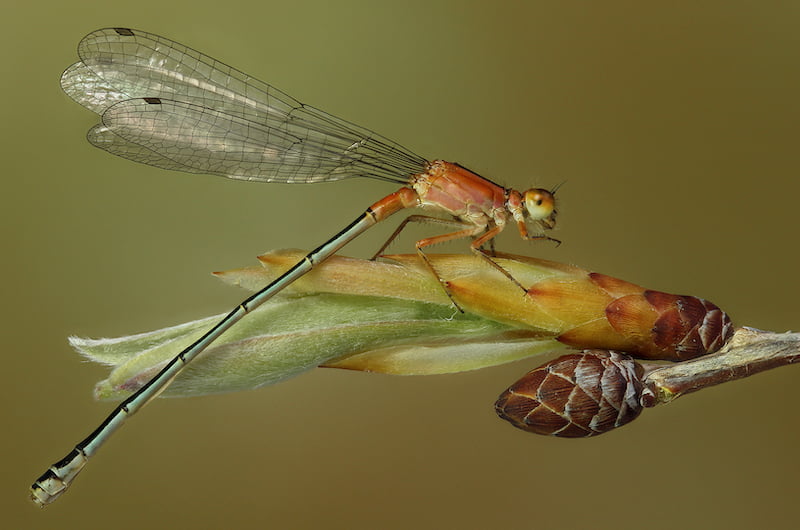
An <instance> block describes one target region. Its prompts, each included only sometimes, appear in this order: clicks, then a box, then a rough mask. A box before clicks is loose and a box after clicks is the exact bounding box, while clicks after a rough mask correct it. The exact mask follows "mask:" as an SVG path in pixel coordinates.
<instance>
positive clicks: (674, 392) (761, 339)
mask: <svg viewBox="0 0 800 530" xmlns="http://www.w3.org/2000/svg"><path fill="white" fill-rule="evenodd" d="M798 361H800V333H791V332H787V333H773V332H771V331H762V330H759V329H755V328H747V327H742V328H739V329H737V330H736V332H735V333H734V335H733V337H732V338H731V340H730V341H729V342H728V343H727V344H726V345H725V346H724V347H723V348H722V349H720V350H719V351H718V352H716V353H713V354H710V355H705V356H703V357H699V358H697V359H693V360H690V361H683V362H680V363H673V364H669V365H658V364H651V363H642V364H643V365H644V367H645V369H646V371H647V372H646V376H645V378H644V383H645V389H644V391H643V392H642V396H641V403H642V405H643V406H645V407H654V406H656V405H660V404H663V403H669V402H670V401H672V400H674V399H676V398H678V397H680V396H682V395H684V394H688V393H690V392H695V391H697V390H700V389H702V388H707V387H710V386H714V385H718V384H720V383H726V382H728V381H734V380H736V379H742V378H745V377H749V376H751V375H753V374H757V373H759V372H763V371H765V370H770V369H772V368H777V367H779V366H784V365H787V364H792V363H795V362H798Z"/></svg>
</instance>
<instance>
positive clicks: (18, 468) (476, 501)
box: [0, 0, 800, 529]
mask: <svg viewBox="0 0 800 530" xmlns="http://www.w3.org/2000/svg"><path fill="white" fill-rule="evenodd" d="M682 4H683V7H667V6H666V5H665V6H663V7H661V6H655V5H654V4H652V3H647V5H642V3H641V2H634V1H607V2H602V3H595V4H594V5H576V4H575V3H569V5H567V3H553V2H524V3H523V2H503V1H501V2H491V3H489V2H464V1H458V2H456V1H446V2H445V1H443V2H437V1H430V0H426V1H424V2H416V1H410V2H403V3H375V2H366V1H365V2H353V1H347V0H342V1H339V2H323V1H309V2H302V1H298V2H274V1H271V0H260V1H258V2H255V1H248V0H228V1H227V2H224V3H220V2H209V1H207V0H198V1H194V2H186V1H182V0H181V1H175V2H169V3H165V2H162V1H152V0H140V1H138V2H136V3H135V4H134V3H130V2H128V3H109V2H94V1H77V2H45V3H37V2H29V3H18V4H16V5H15V6H14V7H7V8H6V9H5V10H4V17H3V21H2V22H0V24H1V25H2V26H3V28H2V32H0V42H1V43H2V47H3V49H4V50H5V57H6V59H5V60H4V62H5V64H6V67H5V69H4V74H3V82H2V84H1V85H0V91H2V101H3V102H4V105H3V111H2V113H3V120H2V127H1V128H0V134H2V142H0V146H2V153H3V161H4V167H5V169H4V171H3V174H4V193H3V196H4V197H5V200H4V206H3V208H2V209H1V210H0V215H2V226H3V247H4V249H5V252H4V255H3V260H2V262H1V263H0V266H2V268H3V277H4V278H5V281H4V282H3V303H4V310H3V328H2V329H3V335H4V336H5V337H6V338H8V339H9V343H8V344H7V345H6V347H5V349H4V354H3V361H4V369H3V373H4V374H5V376H4V377H3V379H4V384H3V386H2V390H0V392H2V403H3V405H2V408H0V411H2V422H3V424H4V425H6V430H5V432H6V435H5V436H3V437H2V442H0V443H1V444H2V450H3V454H4V455H5V456H4V458H5V460H6V464H5V465H4V472H3V473H2V476H0V514H2V515H0V518H2V519H4V524H3V526H4V527H6V528H33V529H38V528H61V529H63V528H101V527H103V528H107V527H112V526H113V527H115V528H119V529H125V528H141V527H142V526H144V525H147V527H148V528H189V527H191V528H219V527H229V528H248V527H256V526H257V527H272V528H350V529H354V528H439V527H460V528H499V527H515V528H528V527H529V528H586V527H588V526H590V525H591V526H592V527H594V528H618V529H619V528H640V527H642V526H646V527H648V528H651V529H658V528H665V529H666V528H676V527H694V528H698V527H706V528H711V527H723V526H724V527H726V528H730V529H733V528H753V527H756V526H757V527H759V528H764V527H779V526H788V524H789V522H790V521H795V520H796V513H795V512H796V507H795V506H794V504H793V503H792V502H787V499H795V498H797V495H798V483H797V480H796V477H797V475H798V472H799V471H800V464H798V461H797V447H798V445H799V444H800V428H799V427H798V425H799V422H798V418H797V410H798V407H800V396H799V395H798V393H797V392H794V391H792V390H791V389H792V388H794V387H796V381H797V380H798V377H800V372H798V371H797V369H794V368H783V369H780V370H774V371H772V372H769V373H766V374H762V375H758V376H756V377H753V378H751V379H749V380H745V381H740V382H736V383H732V384H726V385H723V386H721V387H718V388H714V389H710V390H706V391H703V392H700V393H698V394H694V395H691V396H687V397H684V398H682V399H680V400H678V401H677V402H675V403H673V404H671V405H669V406H665V407H658V408H656V409H653V410H648V411H645V413H644V414H643V415H642V417H641V418H640V419H639V420H638V421H636V422H634V423H633V424H631V425H630V426H628V427H626V428H624V429H620V430H618V431H616V432H611V433H609V434H606V435H604V436H601V437H599V438H596V439H588V440H560V439H550V438H544V437H538V436H535V435H531V434H526V433H523V432H522V431H518V430H516V429H514V428H512V427H510V426H509V425H507V424H506V423H504V422H502V421H500V420H498V419H497V418H496V417H495V414H494V411H493V403H494V400H495V399H496V397H497V395H498V394H500V392H502V391H503V390H504V389H505V388H506V387H507V386H509V385H510V384H511V383H512V382H513V381H515V380H516V379H517V378H519V377H521V376H522V375H523V374H524V373H525V372H526V371H528V370H529V369H531V368H533V367H534V366H536V365H538V364H540V362H543V359H531V360H528V361H524V362H519V363H515V364H512V365H507V366H502V367H498V368H493V369H487V370H483V371H479V372H474V373H466V374H459V375H452V376H431V377H420V378H411V377H408V378H404V377H391V376H380V375H371V374H364V373H350V372H344V371H336V370H315V371H312V372H310V373H307V374H305V375H303V376H300V377H298V378H296V379H293V380H290V381H288V382H285V383H283V384H280V385H277V386H274V387H270V388H265V389H261V390H258V391H253V392H247V393H241V394H230V395H223V396H212V397H204V398H195V399H186V400H163V401H159V402H156V403H154V404H153V405H151V406H150V407H148V408H147V409H146V411H145V412H143V413H142V414H141V415H139V416H137V417H136V418H135V419H133V420H132V421H131V422H130V424H129V425H128V426H127V427H126V428H125V429H123V430H122V431H121V432H120V433H118V434H117V435H116V436H114V438H113V440H112V441H111V442H110V443H109V444H108V446H107V447H105V448H104V449H103V450H102V451H101V452H100V454H99V455H98V456H97V457H96V458H95V459H94V460H93V462H92V464H91V465H90V466H88V469H87V470H86V471H84V472H83V474H82V476H81V477H80V479H78V480H77V482H76V484H75V485H74V487H73V488H72V490H71V491H70V492H69V493H67V494H66V495H65V496H64V497H63V498H62V499H60V500H59V502H58V503H56V504H55V505H53V506H50V507H49V508H47V509H46V510H44V511H40V510H38V509H36V508H35V507H34V506H33V505H32V504H31V503H29V501H28V500H27V495H28V493H27V490H28V487H29V485H30V483H31V482H32V481H33V480H34V479H36V477H38V476H39V474H41V473H42V472H43V471H44V470H45V469H46V467H47V466H48V465H49V464H50V463H51V462H53V461H54V460H56V459H58V458H60V457H62V456H63V455H64V454H66V452H67V451H68V450H69V449H70V448H71V447H72V446H73V445H74V444H75V443H76V442H78V441H79V440H80V439H82V438H83V437H84V436H85V435H87V434H88V433H89V432H90V431H91V430H92V429H93V428H94V427H95V426H96V424H97V423H99V422H100V421H101V420H102V419H103V418H104V417H105V415H106V414H107V413H108V412H110V410H111V408H112V404H110V403H96V402H93V401H92V399H91V390H92V387H93V385H94V382H95V381H97V380H99V379H101V378H103V377H104V376H105V369H103V368H102V367H98V366H93V365H88V364H86V363H84V362H82V361H81V359H80V358H79V357H78V356H77V355H76V354H75V353H73V352H72V351H71V350H70V348H69V347H68V345H67V343H66V338H67V337H68V336H69V335H79V336H91V337H101V336H106V337H113V336H117V335H122V334H131V333H135V332H141V331H146V330H149V329H154V328H158V327H163V326H166V325H171V324H177V323H180V322H183V321H186V320H190V319H194V318H199V317H201V316H206V315H209V314H213V313H217V312H222V311H225V310H228V309H229V308H231V307H233V306H234V305H235V304H236V303H237V302H238V301H239V300H240V299H241V298H242V295H243V293H242V292H238V291H237V290H235V289H231V288H230V287H226V286H224V285H222V284H221V283H220V282H217V281H216V280H214V279H213V278H212V277H211V276H210V275H209V272H211V271H214V270H223V269H228V268H234V267H239V266H244V265H248V264H252V263H255V256H256V255H257V254H259V253H262V252H264V251H266V250H269V249H275V248H283V247H300V248H311V247H314V246H316V245H318V244H319V243H320V242H322V241H323V240H324V239H326V238H328V237H329V236H330V235H332V234H333V233H335V232H336V231H337V230H338V229H339V228H340V227H342V226H344V225H345V224H347V223H348V222H349V221H350V220H351V219H352V218H354V217H355V216H356V215H358V214H360V213H361V212H362V211H363V210H364V208H365V207H366V206H368V205H369V204H371V203H372V202H373V201H374V200H376V199H377V198H379V197H382V196H384V195H386V194H388V193H390V192H392V191H393V188H392V186H391V185H387V184H385V183H381V182H371V181H366V180H360V181H357V180H352V181H345V182H339V183H331V184H320V185H315V186H290V185H280V184H270V185H263V184H248V183H241V182H232V181H228V180H226V179H222V178H218V177H211V176H201V175H186V174H181V173H174V172H168V171H164V170H159V169H155V168H150V167H146V166H142V165H137V164H134V163H132V162H128V161H126V160H123V159H120V158H115V157H113V156H110V155H108V154H105V153H103V152H101V151H99V150H97V149H94V148H92V147H91V146H90V145H89V144H88V143H87V142H86V141H85V139H84V134H85V131H86V130H87V129H88V128H89V127H90V126H91V125H93V124H94V123H95V122H96V121H97V117H96V116H94V115H93V114H91V113H90V112H89V111H87V110H85V109H83V108H81V107H80V106H78V105H76V104H75V103H73V102H72V101H71V100H69V99H68V98H67V97H66V96H65V95H64V94H63V93H62V92H61V90H60V88H59V85H58V79H59V75H60V73H61V71H62V70H63V69H64V68H65V67H66V66H68V65H69V64H71V63H73V62H75V61H76V60H77V56H76V52H75V48H76V45H77V43H78V41H79V40H80V38H81V37H82V36H83V35H84V34H86V33H88V32H90V31H92V30H94V29H97V28H100V27H106V26H125V27H132V28H139V29H143V30H146V31H150V32H154V33H157V34H162V35H164V36H167V37H169V38H171V39H174V40H176V41H178V42H181V43H184V44H187V45H189V46H191V47H193V48H196V49H198V50H200V51H203V52H205V53H207V54H209V55H211V56H213V57H215V58H218V59H220V60H222V61H224V62H226V63H228V64H231V65H233V66H235V67H237V68H239V69H242V70H244V71H245V72H247V73H249V74H251V75H253V76H255V77H257V78H259V79H262V80H264V81H266V82H268V83H271V84H274V85H275V86H277V87H279V88H281V89H282V90H284V91H286V92H288V93H290V94H292V95H293V96H295V97H297V98H298V99H300V100H301V101H305V102H308V103H310V104H312V105H314V106H317V107H320V108H322V109H325V110H326V111H328V112H330V113H332V114H335V115H337V116H341V117H343V118H345V119H348V120H350V121H353V122H355V123H358V124H360V125H364V126H366V127H368V128H370V129H373V130H375V131H377V132H379V133H381V134H383V135H386V136H388V137H390V138H392V139H394V140H397V141H399V142H400V143H402V144H403V145H406V146H408V147H409V148H411V149H412V150H414V151H416V152H418V153H419V154H421V155H424V156H426V157H429V158H444V159H447V160H452V161H458V162H460V163H462V164H463V165H466V166H467V167H470V168H472V169H474V170H475V171H477V172H479V173H481V174H483V175H485V176H487V177H490V178H492V179H493V180H495V181H497V182H499V183H502V184H504V185H507V186H514V187H518V188H522V189H524V188H527V187H530V186H543V187H553V186H556V185H558V184H561V183H564V184H563V186H562V187H561V188H560V189H559V192H558V197H559V199H560V201H561V206H560V214H561V218H560V222H561V224H560V227H559V230H557V231H556V232H555V233H554V236H555V237H558V238H560V239H562V240H563V244H562V245H561V246H560V247H558V248H553V247H552V245H547V244H535V243H522V242H520V241H518V238H517V236H516V234H515V233H514V230H513V229H512V230H507V231H506V232H507V233H505V234H503V236H502V238H501V239H500V241H499V248H501V249H503V250H508V251H514V252H519V253H525V254H531V255H536V256H541V257H545V258H548V259H556V260H559V261H564V262H568V263H574V264H577V265H580V266H583V267H585V268H588V269H591V270H595V271H599V272H603V273H607V274H611V275H613V276H617V277H620V278H623V279H625V280H628V281H631V282H634V283H638V284H640V285H644V286H647V287H649V288H652V289H659V290H663V291H667V292H672V293H680V294H692V295H696V296H700V297H704V298H707V299H710V300H712V301H714V302H715V303H717V304H718V305H720V306H721V307H722V308H724V309H725V310H727V311H728V312H729V313H730V314H731V315H732V317H733V318H734V320H735V321H736V323H737V324H739V325H749V326H755V327H760V328H764V329H769V330H773V331H785V330H787V329H792V328H797V327H798V323H800V309H798V304H797V303H796V301H794V300H793V298H792V297H793V296H798V295H799V294H800V289H799V288H798V284H797V280H796V270H797V258H798V252H797V250H796V244H795V243H792V241H793V240H795V241H796V239H797V232H798V223H797V220H796V212H797V197H798V192H799V191H800V185H799V184H798V179H797V175H798V174H800V156H798V153H800V150H798V148H797V140H798V137H799V135H798V133H799V132H800V130H799V129H798V127H799V126H798V123H800V104H798V98H797V94H798V92H800V70H799V69H798V59H800V32H798V30H797V28H798V24H800V5H798V4H797V3H795V2H770V1H767V2H758V3H756V2H744V1H734V2H730V1H728V2H723V1H717V2H693V3H682ZM394 226H396V224H395V222H387V224H386V226H383V227H380V228H377V229H375V230H374V233H372V234H368V235H367V236H365V237H364V238H363V239H359V240H358V241H357V242H355V243H354V244H353V245H351V246H350V247H349V248H348V249H347V251H346V252H345V254H349V255H355V256H364V257H366V256H369V255H370V254H371V252H372V251H373V250H374V249H375V248H376V247H377V245H379V244H380V243H381V242H382V240H383V239H384V238H385V237H386V236H387V235H388V234H389V233H390V232H391V231H392V230H393V228H394ZM432 230H435V228H432ZM411 245H412V243H411V240H410V239H409V238H406V239H403V240H402V241H400V242H399V243H398V244H396V245H395V246H394V247H392V250H393V251H397V252H403V251H410V250H412V246H411ZM457 248H458V247H453V248H449V247H448V248H442V249H441V250H443V251H444V250H455V249H457ZM464 248H465V247H461V248H460V250H463V249H464Z"/></svg>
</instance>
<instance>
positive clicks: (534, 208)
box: [522, 188, 557, 229]
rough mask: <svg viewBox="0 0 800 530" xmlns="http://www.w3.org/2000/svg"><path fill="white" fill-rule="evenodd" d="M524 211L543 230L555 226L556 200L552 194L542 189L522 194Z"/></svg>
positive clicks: (530, 190) (534, 189)
mask: <svg viewBox="0 0 800 530" xmlns="http://www.w3.org/2000/svg"><path fill="white" fill-rule="evenodd" d="M522 198H523V200H524V201H525V209H526V210H527V211H528V215H529V216H530V218H531V220H532V221H536V222H538V223H539V224H541V225H542V227H544V228H545V229H551V228H553V227H555V226H556V213H557V212H556V198H555V195H554V194H553V192H550V191H548V190H546V189H544V188H532V189H529V190H527V191H525V193H524V194H523V197H522Z"/></svg>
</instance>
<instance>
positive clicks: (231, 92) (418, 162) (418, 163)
mask: <svg viewBox="0 0 800 530" xmlns="http://www.w3.org/2000/svg"><path fill="white" fill-rule="evenodd" d="M78 55H79V56H80V59H81V61H80V62H79V63H76V64H74V65H72V66H70V67H69V68H67V70H65V72H64V74H63V75H62V78H61V85H62V87H63V89H64V91H65V92H66V93H67V94H68V95H69V96H70V97H71V98H72V99H74V100H75V101H77V102H78V103H80V104H81V105H83V106H85V107H87V108H88V109H90V110H92V111H94V112H96V113H98V114H101V115H102V116H103V124H102V126H98V127H95V128H94V129H92V130H91V131H90V133H89V139H90V141H91V142H92V143H93V144H94V145H96V146H98V147H100V148H102V149H105V150H107V151H109V152H111V153H113V154H116V155H119V156H123V157H125V158H129V159H131V160H135V161H137V162H143V163H146V164H151V165H155V166H158V167H162V168H166V169H175V170H180V171H188V172H193V173H212V174H218V175H224V176H227V177H231V178H239V179H246V180H256V181H264V182H269V181H278V182H317V181H326V180H338V179H342V178H347V177H353V176H365V177H372V178H379V179H383V180H390V181H394V182H406V181H407V180H408V177H409V176H410V175H413V174H415V173H418V172H420V171H422V170H423V169H424V166H425V164H426V160H425V159H424V158H422V157H420V156H418V155H415V154H414V153H412V152H411V151H409V150H407V149H405V148H403V147H402V146H400V145H399V144H397V143H395V142H393V141H391V140H389V139H387V138H385V137H383V136H380V135H378V134H376V133H374V132H372V131H370V130H368V129H365V128H363V127H359V126H357V125H354V124H352V123H349V122H347V121H345V120H342V119H340V118H337V117H335V116H332V115H330V114H327V113H325V112H323V111H321V110H319V109H315V108H314V107H311V106H309V105H304V104H303V103H301V102H299V101H297V100H296V99H294V98H292V97H291V96H289V95H287V94H285V93H283V92H281V91H280V90H278V89H276V88H274V87H272V86H270V85H267V84H266V83H263V82H261V81H258V80H256V79H253V78H251V77H250V76H248V75H247V74H245V73H243V72H240V71H239V70H236V69H234V68H231V67H230V66H227V65H225V64H223V63H221V62H219V61H217V60H215V59H213V58H211V57H208V56H206V55H203V54H201V53H200V52H197V51H195V50H192V49H191V48H187V47H186V46H183V45H181V44H178V43H175V42H172V41H170V40H167V39H165V38H163V37H159V36H157V35H152V34H149V33H145V32H142V31H138V30H130V29H125V28H110V29H102V30H98V31H95V32H93V33H90V34H89V35H87V36H86V37H85V38H84V39H83V40H82V41H81V42H80V44H79V46H78ZM115 136H116V137H118V138H115Z"/></svg>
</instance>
